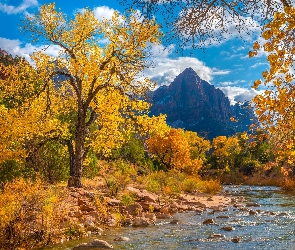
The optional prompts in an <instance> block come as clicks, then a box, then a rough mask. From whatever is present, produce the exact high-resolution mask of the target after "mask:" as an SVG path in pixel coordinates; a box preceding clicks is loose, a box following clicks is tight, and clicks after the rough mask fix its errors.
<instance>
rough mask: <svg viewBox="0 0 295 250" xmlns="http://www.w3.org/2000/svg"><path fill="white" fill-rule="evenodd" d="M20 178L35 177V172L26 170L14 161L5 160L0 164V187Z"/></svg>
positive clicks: (30, 169)
mask: <svg viewBox="0 0 295 250" xmlns="http://www.w3.org/2000/svg"><path fill="white" fill-rule="evenodd" d="M20 177H23V178H30V177H35V172H34V170H33V169H32V168H29V167H27V168H26V167H25V166H24V164H22V163H20V162H17V161H15V160H6V161H4V162H2V163H1V164H0V187H3V186H4V184H5V183H6V182H10V181H13V180H14V179H16V178H20Z"/></svg>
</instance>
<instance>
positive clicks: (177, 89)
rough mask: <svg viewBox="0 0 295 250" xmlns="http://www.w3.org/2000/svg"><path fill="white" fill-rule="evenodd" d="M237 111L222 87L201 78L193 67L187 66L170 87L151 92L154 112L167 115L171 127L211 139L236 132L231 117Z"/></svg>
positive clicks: (154, 113)
mask: <svg viewBox="0 0 295 250" xmlns="http://www.w3.org/2000/svg"><path fill="white" fill-rule="evenodd" d="M236 110H237V107H235V108H233V107H232V106H231V105H230V102H229V99H228V98H227V97H226V96H225V95H224V93H223V92H222V91H221V90H220V89H217V88H215V87H214V86H213V85H211V84H209V83H208V82H206V81H204V80H202V79H201V78H200V77H199V76H198V74H197V73H196V72H195V71H194V70H193V69H192V68H186V69H185V70H184V71H183V72H182V73H180V74H179V75H178V76H177V77H176V78H175V79H174V81H173V82H172V83H171V84H170V85H169V86H163V87H160V88H158V89H157V90H155V91H154V93H153V95H152V107H151V115H159V114H160V113H163V114H166V115H167V123H168V124H169V125H171V126H172V127H181V128H184V129H186V130H191V131H195V132H198V133H200V134H201V135H203V136H205V137H207V138H209V139H212V138H214V137H216V136H219V135H230V134H233V133H234V132H235V128H234V127H233V125H232V122H231V121H230V117H231V116H233V115H235V113H236V112H235V111H236Z"/></svg>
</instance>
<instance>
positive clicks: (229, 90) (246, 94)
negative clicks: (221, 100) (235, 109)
mask: <svg viewBox="0 0 295 250" xmlns="http://www.w3.org/2000/svg"><path fill="white" fill-rule="evenodd" d="M218 88H219V89H220V90H221V91H222V92H223V93H224V94H225V95H226V96H227V97H228V99H229V101H230V103H231V104H232V105H234V104H235V103H237V102H245V101H251V100H252V99H253V97H254V96H256V95H257V94H262V92H263V91H257V90H255V89H246V88H241V87H235V86H226V87H218Z"/></svg>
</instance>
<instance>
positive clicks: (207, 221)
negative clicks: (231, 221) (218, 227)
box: [203, 218, 214, 225]
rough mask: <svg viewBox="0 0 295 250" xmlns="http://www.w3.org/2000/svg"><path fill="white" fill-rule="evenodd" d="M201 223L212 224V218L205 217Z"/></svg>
mask: <svg viewBox="0 0 295 250" xmlns="http://www.w3.org/2000/svg"><path fill="white" fill-rule="evenodd" d="M203 224H204V225H207V224H214V220H213V219H211V218H210V219H206V220H204V221H203Z"/></svg>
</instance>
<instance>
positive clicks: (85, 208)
mask: <svg viewBox="0 0 295 250" xmlns="http://www.w3.org/2000/svg"><path fill="white" fill-rule="evenodd" d="M80 210H81V211H85V212H91V211H95V209H94V208H93V207H91V206H89V205H88V204H82V205H80Z"/></svg>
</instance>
